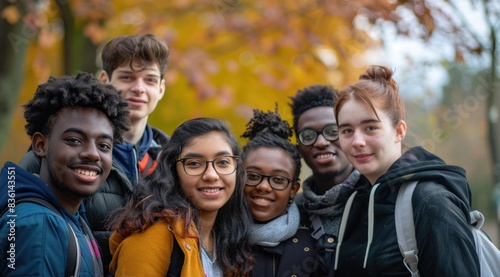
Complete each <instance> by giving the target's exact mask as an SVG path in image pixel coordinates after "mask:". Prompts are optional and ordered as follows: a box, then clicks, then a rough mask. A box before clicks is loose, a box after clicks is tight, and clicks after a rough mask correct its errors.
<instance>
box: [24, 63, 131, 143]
mask: <svg viewBox="0 0 500 277" xmlns="http://www.w3.org/2000/svg"><path fill="white" fill-rule="evenodd" d="M74 107H84V108H94V109H97V110H99V111H101V112H103V113H104V114H105V115H106V116H107V117H108V119H109V121H110V123H111V125H112V126H113V139H114V142H115V143H121V142H122V141H123V134H124V133H125V132H126V131H128V130H130V112H129V109H128V103H127V101H126V100H125V99H124V98H123V97H122V96H121V94H120V92H119V91H118V90H116V89H115V88H114V87H113V86H112V85H105V84H103V83H101V82H100V81H99V80H98V79H96V78H95V77H94V76H93V75H92V74H90V73H86V72H79V73H77V74H76V75H74V76H62V77H50V78H49V80H48V81H47V82H46V83H43V84H40V85H39V86H38V88H37V89H36V92H35V95H34V96H33V98H32V99H31V100H30V101H28V103H26V104H25V105H23V108H24V118H25V119H26V125H25V128H26V132H27V134H28V135H29V136H33V134H35V133H36V132H40V133H42V134H43V135H45V136H47V135H48V134H49V133H50V131H51V129H52V125H53V122H52V121H53V120H52V119H53V118H54V117H55V116H56V115H57V114H58V113H59V111H60V110H61V109H63V108H74Z"/></svg>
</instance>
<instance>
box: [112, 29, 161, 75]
mask: <svg viewBox="0 0 500 277" xmlns="http://www.w3.org/2000/svg"><path fill="white" fill-rule="evenodd" d="M169 53H170V49H169V48H168V46H167V44H166V43H165V42H164V41H162V40H160V39H158V38H157V37H156V36H155V35H152V34H147V35H123V36H118V37H115V38H114V39H112V40H111V41H109V42H108V43H107V44H106V45H105V46H104V48H103V50H102V67H103V69H104V71H106V73H107V74H108V77H109V78H111V75H112V74H113V71H114V70H115V69H116V68H117V67H119V66H121V65H124V64H126V63H129V64H130V67H132V65H133V64H138V65H139V66H148V65H149V64H151V63H155V64H157V65H158V68H159V69H160V77H161V78H162V79H163V76H164V75H165V71H166V69H167V62H168V55H169Z"/></svg>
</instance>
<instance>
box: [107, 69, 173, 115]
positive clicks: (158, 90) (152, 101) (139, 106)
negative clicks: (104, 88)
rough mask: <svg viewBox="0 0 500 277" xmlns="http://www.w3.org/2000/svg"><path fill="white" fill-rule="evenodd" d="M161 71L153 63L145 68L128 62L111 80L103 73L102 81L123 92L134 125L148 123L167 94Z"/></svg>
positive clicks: (113, 74)
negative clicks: (150, 115)
mask: <svg viewBox="0 0 500 277" xmlns="http://www.w3.org/2000/svg"><path fill="white" fill-rule="evenodd" d="M160 76H161V75H160V69H159V67H158V65H157V64H155V63H152V64H149V65H147V66H146V67H144V66H139V65H137V64H133V65H132V68H131V67H130V64H129V63H128V62H127V63H125V64H123V65H122V66H119V67H117V68H116V69H115V70H114V71H113V73H112V74H111V79H110V78H109V76H108V75H107V74H106V72H105V71H102V72H101V76H100V78H101V80H102V81H103V82H104V83H110V84H112V85H113V86H114V87H115V88H117V89H118V90H120V91H122V93H123V96H124V97H125V99H127V101H128V104H129V108H130V117H131V121H132V124H135V123H137V122H140V121H147V120H148V116H149V114H151V113H152V112H153V111H154V110H155V108H156V105H157V104H158V102H159V101H160V100H161V99H162V98H163V95H164V94H165V80H164V79H162V78H161V77H160Z"/></svg>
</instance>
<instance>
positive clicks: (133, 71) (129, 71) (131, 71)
mask: <svg viewBox="0 0 500 277" xmlns="http://www.w3.org/2000/svg"><path fill="white" fill-rule="evenodd" d="M146 70H152V71H155V69H154V68H152V67H145V68H143V69H141V70H127V69H118V70H117V73H122V74H123V73H125V74H133V73H136V72H142V71H146ZM146 75H147V76H153V77H158V78H160V74H155V73H147V74H146Z"/></svg>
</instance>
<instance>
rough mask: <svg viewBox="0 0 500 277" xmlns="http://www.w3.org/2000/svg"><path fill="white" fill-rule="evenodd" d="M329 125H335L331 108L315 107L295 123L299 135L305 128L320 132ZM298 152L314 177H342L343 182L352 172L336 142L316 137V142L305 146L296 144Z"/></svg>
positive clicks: (320, 136) (319, 136)
mask: <svg viewBox="0 0 500 277" xmlns="http://www.w3.org/2000/svg"><path fill="white" fill-rule="evenodd" d="M329 124H336V121H335V117H334V114H333V108H332V107H316V108H312V109H309V110H307V111H305V112H304V113H303V114H302V115H300V118H299V120H298V121H297V130H298V132H299V133H300V131H301V130H303V129H305V128H311V129H313V130H315V131H321V130H323V128H324V127H325V126H327V125H329ZM298 149H299V152H300V154H301V156H302V158H303V159H304V161H305V162H306V164H307V165H308V166H309V167H310V168H311V170H312V171H313V174H314V175H317V176H321V175H326V176H332V175H342V177H341V178H340V179H341V181H343V180H344V179H345V178H347V176H348V175H349V174H350V173H351V171H352V166H351V164H350V163H349V161H348V160H347V158H346V156H345V154H344V153H343V152H342V150H341V149H340V146H339V144H338V141H328V140H326V139H325V137H324V136H322V135H318V138H317V140H316V142H315V143H314V144H312V145H309V146H305V145H302V144H301V143H298Z"/></svg>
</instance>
